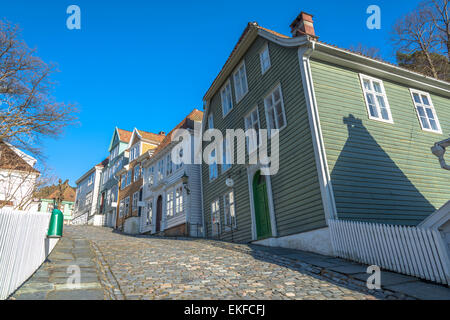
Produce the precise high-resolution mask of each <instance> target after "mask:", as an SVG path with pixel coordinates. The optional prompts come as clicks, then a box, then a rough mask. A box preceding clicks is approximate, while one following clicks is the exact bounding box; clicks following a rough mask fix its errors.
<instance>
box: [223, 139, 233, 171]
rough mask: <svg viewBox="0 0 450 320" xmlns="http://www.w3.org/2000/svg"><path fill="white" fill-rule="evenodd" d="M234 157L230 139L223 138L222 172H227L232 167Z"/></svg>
mask: <svg viewBox="0 0 450 320" xmlns="http://www.w3.org/2000/svg"><path fill="white" fill-rule="evenodd" d="M232 159H233V155H232V154H231V145H230V141H228V139H227V138H226V137H225V138H223V140H222V173H225V172H227V171H228V170H230V169H231V166H232V164H231V162H232V161H231V160H232Z"/></svg>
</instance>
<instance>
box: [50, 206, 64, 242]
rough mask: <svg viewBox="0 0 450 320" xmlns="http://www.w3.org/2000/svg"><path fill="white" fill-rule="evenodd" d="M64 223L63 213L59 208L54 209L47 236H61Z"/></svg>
mask: <svg viewBox="0 0 450 320" xmlns="http://www.w3.org/2000/svg"><path fill="white" fill-rule="evenodd" d="M63 224H64V215H63V213H62V212H61V211H60V210H58V209H53V211H52V216H51V217H50V225H49V227H48V233H47V236H48V237H49V238H61V237H62V233H63Z"/></svg>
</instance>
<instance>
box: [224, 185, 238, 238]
mask: <svg viewBox="0 0 450 320" xmlns="http://www.w3.org/2000/svg"><path fill="white" fill-rule="evenodd" d="M223 198H224V199H223V202H224V224H225V229H228V230H230V229H234V228H236V212H235V210H234V192H233V191H230V192H228V193H227V194H225V196H224V197H223Z"/></svg>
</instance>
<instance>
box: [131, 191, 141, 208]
mask: <svg viewBox="0 0 450 320" xmlns="http://www.w3.org/2000/svg"><path fill="white" fill-rule="evenodd" d="M138 201H139V191H136V192H135V193H133V202H132V203H131V212H134V211H136V210H137V209H138Z"/></svg>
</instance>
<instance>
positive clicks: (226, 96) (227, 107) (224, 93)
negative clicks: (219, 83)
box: [220, 80, 233, 117]
mask: <svg viewBox="0 0 450 320" xmlns="http://www.w3.org/2000/svg"><path fill="white" fill-rule="evenodd" d="M220 97H221V98H222V113H223V116H224V117H225V116H226V115H227V114H228V112H230V111H231V109H233V98H232V95H231V82H230V80H228V82H227V83H226V84H225V86H224V87H223V89H222V90H221V91H220Z"/></svg>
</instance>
